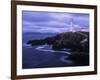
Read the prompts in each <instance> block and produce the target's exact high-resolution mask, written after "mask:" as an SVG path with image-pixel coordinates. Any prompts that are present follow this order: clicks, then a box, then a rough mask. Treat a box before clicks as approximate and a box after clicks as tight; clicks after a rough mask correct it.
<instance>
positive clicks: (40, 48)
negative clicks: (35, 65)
mask: <svg viewBox="0 0 100 80" xmlns="http://www.w3.org/2000/svg"><path fill="white" fill-rule="evenodd" d="M48 46H49V45H42V46H38V47H36V48H35V49H37V50H39V51H45V52H57V53H66V54H70V52H67V51H55V50H52V49H51V46H49V48H47V49H46V47H48Z"/></svg>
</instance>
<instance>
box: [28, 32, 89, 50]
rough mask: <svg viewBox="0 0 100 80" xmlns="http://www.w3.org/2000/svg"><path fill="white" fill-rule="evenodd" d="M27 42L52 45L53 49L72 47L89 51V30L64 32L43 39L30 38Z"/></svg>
mask: <svg viewBox="0 0 100 80" xmlns="http://www.w3.org/2000/svg"><path fill="white" fill-rule="evenodd" d="M27 44H32V46H34V45H43V44H48V45H52V49H53V50H62V49H71V50H72V51H83V52H88V51H89V32H74V33H72V32H64V33H61V34H58V35H56V36H52V37H47V38H45V39H41V40H30V41H28V43H27Z"/></svg>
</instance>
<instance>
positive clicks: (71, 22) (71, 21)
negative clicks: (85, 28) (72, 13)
mask: <svg viewBox="0 0 100 80" xmlns="http://www.w3.org/2000/svg"><path fill="white" fill-rule="evenodd" d="M70 32H75V29H74V23H73V18H71V20H70Z"/></svg>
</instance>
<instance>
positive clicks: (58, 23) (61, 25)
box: [22, 11, 89, 33]
mask: <svg viewBox="0 0 100 80" xmlns="http://www.w3.org/2000/svg"><path fill="white" fill-rule="evenodd" d="M71 19H73V25H74V26H77V27H85V28H87V29H88V28H89V14H80V13H65V12H64V13H58V12H34V11H23V13H22V22H23V32H40V33H61V32H66V31H69V29H70V22H71Z"/></svg>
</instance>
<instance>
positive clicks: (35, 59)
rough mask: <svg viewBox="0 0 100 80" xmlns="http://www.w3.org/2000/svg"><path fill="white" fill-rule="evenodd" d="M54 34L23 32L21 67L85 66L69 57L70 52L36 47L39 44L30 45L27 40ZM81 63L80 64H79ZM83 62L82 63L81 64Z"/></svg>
mask: <svg viewBox="0 0 100 80" xmlns="http://www.w3.org/2000/svg"><path fill="white" fill-rule="evenodd" d="M54 35H56V34H40V33H23V35H22V36H23V40H22V43H23V44H22V68H23V69H28V68H47V67H65V66H66V67H68V66H81V65H83V66H85V65H88V64H89V63H87V62H86V61H85V64H84V62H79V63H78V62H76V61H73V60H71V59H70V58H69V56H70V52H66V53H65V52H59V51H58V52H57V51H56V52H55V51H51V50H50V51H47V50H46V48H45V50H39V49H37V48H38V47H40V46H31V45H28V44H27V42H28V41H29V40H34V39H44V38H46V37H48V36H54ZM80 63H81V64H80ZM82 63H83V64H82Z"/></svg>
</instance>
